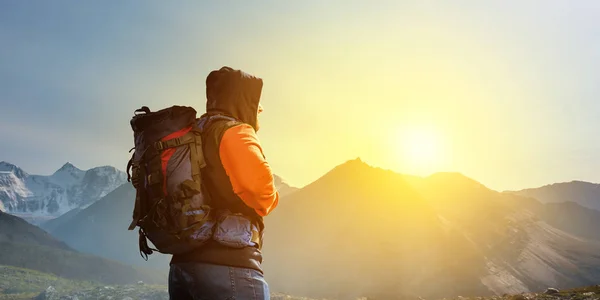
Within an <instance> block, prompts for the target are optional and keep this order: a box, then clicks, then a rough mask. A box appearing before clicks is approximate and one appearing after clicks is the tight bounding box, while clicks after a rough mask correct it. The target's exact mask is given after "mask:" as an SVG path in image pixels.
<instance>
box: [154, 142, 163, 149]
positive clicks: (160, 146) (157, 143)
mask: <svg viewBox="0 0 600 300" xmlns="http://www.w3.org/2000/svg"><path fill="white" fill-rule="evenodd" d="M165 146H166V145H165V143H163V142H162V141H158V142H156V143H154V148H155V149H156V150H158V151H162V150H163V149H165V148H166V147H165Z"/></svg>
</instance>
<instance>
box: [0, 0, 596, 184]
mask: <svg viewBox="0 0 600 300" xmlns="http://www.w3.org/2000/svg"><path fill="white" fill-rule="evenodd" d="M450 3H451V4H450ZM598 15H600V3H598V2H596V1H525V2H524V1H451V2H450V1H448V2H441V1H435V2H434V1H373V2H369V3H367V2H359V1H316V0H315V1H312V0H310V1H295V2H293V3H292V2H286V1H260V2H257V3H254V4H249V3H247V2H245V1H220V2H218V4H203V3H201V2H200V1H179V2H176V4H173V3H169V4H167V2H164V1H144V2H133V1H128V2H127V1H95V2H92V1H85V2H83V1H27V2H26V1H3V2H0V45H2V46H1V47H0V139H1V140H2V141H3V142H2V143H0V160H6V161H9V162H12V163H15V164H17V165H19V166H21V167H22V168H23V169H25V170H26V171H28V172H30V173H34V174H50V173H52V172H53V171H54V170H56V169H57V168H59V167H60V166H61V165H62V164H63V163H64V162H66V161H70V162H72V163H73V164H75V165H76V166H78V167H80V168H83V169H86V168H91V167H94V166H98V165H113V166H116V167H118V168H120V169H124V166H125V164H126V161H127V159H128V153H127V151H128V150H129V149H130V148H131V146H132V139H131V135H132V134H131V130H130V128H129V123H128V122H129V119H130V117H131V114H132V112H133V110H134V109H136V108H138V107H139V106H141V105H148V106H150V107H151V108H153V109H159V108H163V107H166V106H170V105H174V104H179V105H190V106H194V107H195V108H196V109H197V110H198V111H199V112H200V113H201V112H202V111H203V107H204V100H205V97H204V79H205V76H206V75H207V74H208V72H210V70H212V69H216V68H219V67H221V66H223V65H229V66H232V67H234V68H240V69H243V70H245V71H247V72H250V73H253V74H255V75H257V76H260V77H262V78H263V79H264V80H265V88H264V91H263V99H262V101H263V105H264V107H265V113H264V115H263V116H262V117H261V118H262V119H261V123H262V124H263V125H262V126H263V127H262V129H261V131H260V132H259V137H260V138H261V142H262V143H263V146H264V148H265V152H266V155H267V157H268V158H269V160H270V162H271V164H272V166H273V168H274V170H275V172H276V173H278V174H280V175H282V176H283V177H284V178H286V179H287V180H288V181H289V182H290V183H292V184H294V185H297V186H302V185H305V184H307V183H309V182H311V181H312V180H315V179H317V178H318V177H319V176H321V175H322V174H323V173H325V172H326V171H328V170H329V169H331V168H332V167H334V166H335V165H337V164H339V163H342V162H344V161H346V160H348V159H353V158H355V157H358V156H360V157H361V158H362V159H363V160H365V161H366V162H368V163H370V164H372V165H375V166H380V167H383V168H390V169H393V170H395V171H397V172H401V173H410V174H418V175H427V174H430V173H433V172H436V171H455V172H461V173H464V174H465V175H467V176H470V177H473V178H474V179H476V180H479V181H480V182H482V183H484V184H486V185H488V186H489V187H491V188H495V189H498V190H503V189H517V188H525V187H532V186H539V185H543V184H547V183H552V182H559V181H569V180H573V179H578V180H586V181H593V182H600V173H599V172H597V170H599V169H600V156H599V155H598V153H599V151H600V139H599V138H598V136H600V135H599V133H600V129H598V128H599V127H600V126H599V125H600V121H598V119H599V118H598V116H599V115H600V102H599V101H598V99H599V98H600V97H599V96H600V85H598V84H597V82H598V79H599V78H600V57H599V56H600V22H598V21H597V16H598ZM422 128H433V129H432V130H433V131H435V132H436V133H435V136H437V139H439V141H438V142H439V143H437V144H439V145H438V146H437V147H438V149H437V152H438V154H436V155H437V157H429V158H427V157H421V158H420V159H421V160H422V161H421V162H420V163H417V161H418V159H417V158H416V157H410V156H406V155H404V154H402V153H403V152H402V149H404V148H403V147H406V145H407V144H410V143H412V144H413V146H415V145H414V144H415V143H416V144H417V145H416V146H420V145H419V143H420V142H418V141H417V142H415V141H407V140H403V138H402V134H396V132H402V131H403V130H408V131H419V130H420V129H422ZM419 132H420V131H419ZM442 141H443V142H442ZM417 148H418V147H417ZM440 153H441V154H440ZM442 157H443V159H442ZM434 158H435V161H436V163H435V164H433V163H430V164H425V163H423V160H428V161H429V162H432V161H434Z"/></svg>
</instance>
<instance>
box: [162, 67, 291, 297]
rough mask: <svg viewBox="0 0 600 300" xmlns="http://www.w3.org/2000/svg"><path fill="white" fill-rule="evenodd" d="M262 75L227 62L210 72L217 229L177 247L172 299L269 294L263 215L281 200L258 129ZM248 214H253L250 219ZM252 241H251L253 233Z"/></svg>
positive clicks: (209, 132) (206, 145)
mask: <svg viewBox="0 0 600 300" xmlns="http://www.w3.org/2000/svg"><path fill="white" fill-rule="evenodd" d="M261 91H262V80H261V79H260V78H256V77H254V76H251V75H248V74H246V73H243V72H241V71H239V70H233V69H230V68H226V67H224V68H222V69H221V70H218V71H213V72H211V74H209V76H208V77H207V80H206V94H207V107H206V111H207V113H206V114H205V115H203V116H202V117H201V118H200V119H199V120H198V122H199V123H200V125H201V126H202V127H203V150H204V155H205V160H206V167H204V168H203V169H202V176H203V182H204V184H205V188H206V190H207V191H208V194H209V195H210V197H211V206H212V207H213V209H214V210H215V211H226V212H228V213H227V214H225V215H223V216H222V217H217V219H218V221H217V222H218V224H217V225H216V228H215V234H214V235H215V237H216V238H214V239H213V240H210V241H208V242H207V243H206V245H204V246H203V247H201V248H200V249H198V250H195V251H193V252H190V253H187V254H181V255H174V256H173V259H172V261H171V271H170V274H169V293H170V295H171V299H228V297H232V299H233V297H235V299H268V298H269V291H268V285H267V283H266V282H265V280H264V278H263V274H262V268H261V263H262V254H261V251H260V250H261V247H262V235H263V230H264V223H263V217H264V216H266V215H268V214H269V213H270V212H271V211H272V210H273V209H274V208H275V207H276V206H277V204H278V201H279V193H278V192H277V190H276V189H275V186H274V178H273V173H272V171H271V168H270V166H269V164H268V163H267V161H266V159H265V156H264V154H263V151H262V148H261V146H260V142H259V140H258V138H257V136H256V131H257V130H258V113H259V101H260V94H261ZM245 220H248V221H245ZM248 235H249V236H250V243H249V244H248V245H245V244H244V240H245V237H246V236H248Z"/></svg>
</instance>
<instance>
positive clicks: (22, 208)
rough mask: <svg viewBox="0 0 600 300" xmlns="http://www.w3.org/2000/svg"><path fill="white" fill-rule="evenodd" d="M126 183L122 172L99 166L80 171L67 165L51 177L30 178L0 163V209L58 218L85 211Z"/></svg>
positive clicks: (35, 176) (16, 169)
mask: <svg viewBox="0 0 600 300" xmlns="http://www.w3.org/2000/svg"><path fill="white" fill-rule="evenodd" d="M126 181H127V176H126V174H125V173H124V172H122V171H120V170H118V169H116V168H114V167H111V166H102V167H96V168H92V169H89V170H86V171H84V170H80V169H78V168H77V167H75V166H74V165H72V164H71V163H66V164H65V165H63V166H62V167H61V168H60V169H58V170H57V171H56V172H54V174H52V175H50V176H42V175H30V174H28V173H27V172H25V171H23V170H22V169H21V168H19V167H17V166H15V165H13V164H10V163H8V162H4V161H3V162H0V210H3V211H6V212H9V213H13V214H31V215H38V216H59V215H62V214H64V213H66V212H68V211H69V210H71V209H73V208H77V207H82V208H85V207H87V206H88V205H90V204H92V203H94V202H95V201H96V200H98V199H100V198H102V197H104V196H105V195H106V194H108V193H109V192H111V191H112V190H114V189H115V188H117V187H118V186H120V185H122V184H123V183H125V182H126Z"/></svg>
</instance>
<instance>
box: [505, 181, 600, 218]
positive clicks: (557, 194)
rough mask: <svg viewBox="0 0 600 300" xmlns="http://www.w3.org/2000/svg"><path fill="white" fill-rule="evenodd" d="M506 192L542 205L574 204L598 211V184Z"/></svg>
mask: <svg viewBox="0 0 600 300" xmlns="http://www.w3.org/2000/svg"><path fill="white" fill-rule="evenodd" d="M508 192H509V193H513V194H517V195H521V196H526V197H532V198H535V199H537V200H539V201H541V202H543V203H560V202H567V201H570V202H575V203H578V204H579V205H582V206H584V207H587V208H591V209H595V210H598V211H600V184H596V183H590V182H583V181H571V182H563V183H555V184H550V185H545V186H542V187H539V188H532V189H524V190H520V191H508Z"/></svg>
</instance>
